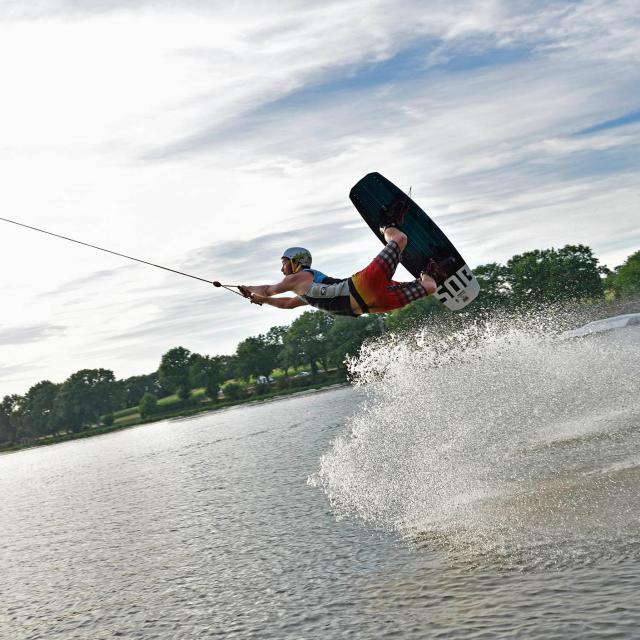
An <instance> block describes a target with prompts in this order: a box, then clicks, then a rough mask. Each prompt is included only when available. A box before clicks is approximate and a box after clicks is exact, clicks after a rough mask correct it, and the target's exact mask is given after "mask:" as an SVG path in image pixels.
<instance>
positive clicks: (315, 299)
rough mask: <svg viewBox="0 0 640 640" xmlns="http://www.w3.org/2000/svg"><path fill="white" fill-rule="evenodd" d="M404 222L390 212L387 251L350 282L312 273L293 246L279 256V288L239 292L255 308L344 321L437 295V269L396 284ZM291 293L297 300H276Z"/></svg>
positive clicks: (385, 228) (268, 286) (440, 275)
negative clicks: (316, 313)
mask: <svg viewBox="0 0 640 640" xmlns="http://www.w3.org/2000/svg"><path fill="white" fill-rule="evenodd" d="M403 219H404V212H403V211H402V210H396V211H391V212H390V213H389V216H388V218H387V219H386V220H384V222H383V223H384V226H383V227H381V228H380V231H381V232H382V233H383V234H384V239H385V241H386V243H387V244H386V246H385V247H384V249H383V250H382V251H381V252H380V253H379V254H378V255H377V256H376V257H375V258H374V259H373V262H371V264H370V265H369V266H367V267H365V268H364V269H363V270H362V271H358V272H357V273H356V274H354V275H352V276H351V277H350V278H342V279H339V278H330V277H329V276H326V275H324V273H322V272H320V271H317V270H316V269H312V268H311V253H309V251H307V249H304V248H302V247H291V248H289V249H287V250H286V251H284V253H283V254H282V268H281V271H282V273H283V275H284V278H283V279H282V280H281V281H280V282H278V283H277V284H263V285H255V286H244V285H243V286H240V287H239V289H240V292H241V293H242V295H244V296H245V297H246V298H249V299H250V300H251V302H252V303H254V304H259V305H262V304H268V305H271V306H272V307H277V308H278V309H295V308H296V307H301V306H302V305H305V304H308V305H311V306H313V307H316V308H317V309H320V310H321V311H325V312H327V313H332V314H336V315H343V316H359V315H362V314H363V313H385V312H387V311H391V310H392V309H399V308H401V307H404V306H406V305H407V304H409V303H410V302H413V301H414V300H418V299H419V298H424V297H425V296H428V295H431V294H432V293H435V291H436V289H437V288H438V286H439V284H441V280H442V279H443V275H444V274H443V273H442V272H441V271H440V269H439V268H438V265H437V264H435V263H433V261H431V262H432V263H433V264H431V265H425V271H423V272H422V273H421V274H420V278H416V279H415V280H413V281H411V282H396V281H395V280H392V278H393V274H394V273H395V270H396V268H397V266H398V263H399V262H400V258H401V257H402V252H403V251H404V248H405V247H406V246H407V236H406V235H405V234H404V233H403V232H402V231H400V229H398V228H397V226H396V225H398V224H401V223H402V221H403ZM287 292H291V293H294V294H296V295H295V296H288V297H275V296H277V295H278V294H280V293H287Z"/></svg>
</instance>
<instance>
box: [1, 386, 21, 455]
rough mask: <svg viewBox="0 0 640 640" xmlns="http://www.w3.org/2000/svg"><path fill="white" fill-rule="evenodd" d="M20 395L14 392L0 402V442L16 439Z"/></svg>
mask: <svg viewBox="0 0 640 640" xmlns="http://www.w3.org/2000/svg"><path fill="white" fill-rule="evenodd" d="M22 402H23V398H22V396H20V395H18V394H17V393H14V394H12V395H7V396H5V397H4V398H3V399H2V402H0V442H4V443H7V444H13V443H14V442H16V441H17V439H18V426H19V414H20V408H21V405H22Z"/></svg>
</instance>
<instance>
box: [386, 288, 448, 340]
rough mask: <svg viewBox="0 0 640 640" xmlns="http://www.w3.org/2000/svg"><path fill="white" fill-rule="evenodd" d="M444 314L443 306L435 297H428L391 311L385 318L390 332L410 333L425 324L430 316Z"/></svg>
mask: <svg viewBox="0 0 640 640" xmlns="http://www.w3.org/2000/svg"><path fill="white" fill-rule="evenodd" d="M442 312H443V307H442V304H441V303H440V302H438V300H436V298H435V297H434V296H428V297H427V298H420V299H419V300H416V301H415V302H412V303H411V304H408V305H407V306H406V307H403V308H402V309H395V310H394V311H391V312H390V313H389V314H387V317H386V318H385V324H386V327H387V329H388V330H389V331H394V332H396V331H410V330H412V329H415V328H416V327H419V326H420V325H421V324H423V323H424V322H425V320H426V319H427V317H429V316H430V315H432V314H434V313H442Z"/></svg>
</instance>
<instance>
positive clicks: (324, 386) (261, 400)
mask: <svg viewBox="0 0 640 640" xmlns="http://www.w3.org/2000/svg"><path fill="white" fill-rule="evenodd" d="M348 386H351V385H350V384H349V382H336V381H335V380H331V381H327V382H325V383H318V384H314V385H309V387H302V388H299V389H284V390H281V391H275V392H273V393H269V394H265V395H263V396H259V397H251V398H245V399H242V400H235V401H229V402H220V403H217V404H215V405H206V406H201V407H191V408H187V409H184V408H183V409H182V410H177V411H169V412H166V413H162V414H159V415H155V416H152V417H149V418H146V419H140V420H138V421H136V422H133V423H130V424H113V425H110V426H104V425H103V426H100V427H93V428H91V429H87V430H86V431H80V432H79V433H65V434H62V435H59V436H46V437H44V438H40V439H39V440H37V441H34V442H28V443H20V444H18V443H15V444H13V445H10V446H4V447H0V455H3V454H10V453H15V452H17V451H23V450H25V449H35V448H37V447H46V446H49V445H52V444H60V443H61V442H69V441H71V440H82V439H84V438H92V437H94V436H102V435H105V434H107V433H113V432H115V431H123V430H124V429H133V428H135V427H141V426H144V425H147V424H152V423H154V422H162V421H163V420H179V419H181V418H190V417H192V416H195V415H199V414H201V413H210V412H213V411H221V410H224V409H233V408H235V407H239V406H247V405H248V406H251V405H258V404H266V403H268V402H274V401H277V400H284V399H286V398H292V397H295V396H303V395H308V394H312V393H318V392H320V391H330V390H332V389H339V388H342V387H348Z"/></svg>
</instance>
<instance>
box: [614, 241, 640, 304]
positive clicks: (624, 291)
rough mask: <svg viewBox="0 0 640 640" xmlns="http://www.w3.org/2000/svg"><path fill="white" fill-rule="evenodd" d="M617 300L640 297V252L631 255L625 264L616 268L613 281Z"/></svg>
mask: <svg viewBox="0 0 640 640" xmlns="http://www.w3.org/2000/svg"><path fill="white" fill-rule="evenodd" d="M611 288H612V289H613V292H614V294H615V296H616V298H631V297H634V296H638V295H640V251H636V252H635V253H633V254H631V255H630V256H629V257H628V258H627V259H626V260H625V262H624V264H622V265H620V266H619V267H616V269H615V271H614V272H613V277H612V280H611Z"/></svg>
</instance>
